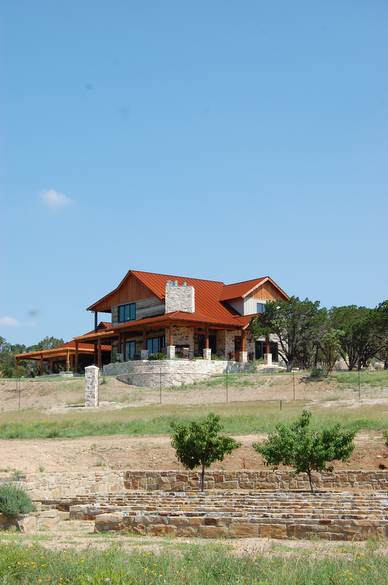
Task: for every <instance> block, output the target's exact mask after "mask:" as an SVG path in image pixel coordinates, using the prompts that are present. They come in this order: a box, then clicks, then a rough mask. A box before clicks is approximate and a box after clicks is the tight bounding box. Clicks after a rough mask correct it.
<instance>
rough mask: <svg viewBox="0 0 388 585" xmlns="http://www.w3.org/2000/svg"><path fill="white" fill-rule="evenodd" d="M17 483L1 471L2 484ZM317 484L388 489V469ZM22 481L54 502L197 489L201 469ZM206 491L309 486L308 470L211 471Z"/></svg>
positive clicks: (327, 476) (331, 476) (320, 477)
mask: <svg viewBox="0 0 388 585" xmlns="http://www.w3.org/2000/svg"><path fill="white" fill-rule="evenodd" d="M9 481H12V477H11V476H10V474H7V473H4V472H2V473H0V483H7V482H9ZM314 481H315V484H316V486H317V488H324V489H338V490H341V489H363V490H374V491H384V490H385V491H387V490H388V470H381V471H380V470H379V471H351V470H344V471H337V472H334V473H316V474H314ZM17 483H18V485H20V486H21V487H23V488H24V489H26V490H27V491H28V493H29V494H30V496H31V497H32V499H34V500H42V499H46V500H50V499H51V500H53V499H61V498H62V499H64V498H75V497H76V496H90V495H101V496H105V495H107V494H115V493H116V494H119V493H120V494H122V493H124V492H126V491H128V490H141V491H146V490H149V491H153V490H163V491H184V492H186V491H196V490H198V486H199V473H197V472H191V471H190V472H186V471H111V470H109V471H87V472H56V473H54V472H52V473H44V472H43V473H30V474H26V475H25V476H24V477H23V478H22V479H21V480H20V481H18V482H17ZM205 487H206V489H207V490H213V489H216V490H248V491H249V490H274V491H276V490H308V489H309V485H308V480H307V477H306V476H305V475H304V474H300V475H298V476H294V475H293V474H292V473H291V472H288V471H276V472H272V471H267V470H265V471H248V470H246V471H229V472H226V471H216V470H214V471H212V470H210V471H207V472H206V482H205Z"/></svg>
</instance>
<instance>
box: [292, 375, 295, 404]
mask: <svg viewBox="0 0 388 585" xmlns="http://www.w3.org/2000/svg"><path fill="white" fill-rule="evenodd" d="M292 393H293V396H294V400H295V399H296V397H295V372H292Z"/></svg>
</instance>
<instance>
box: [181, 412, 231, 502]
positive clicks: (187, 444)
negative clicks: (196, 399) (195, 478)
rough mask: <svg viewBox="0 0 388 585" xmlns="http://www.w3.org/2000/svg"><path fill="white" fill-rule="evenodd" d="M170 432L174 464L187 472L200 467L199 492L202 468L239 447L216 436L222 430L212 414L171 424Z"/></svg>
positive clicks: (229, 440)
mask: <svg viewBox="0 0 388 585" xmlns="http://www.w3.org/2000/svg"><path fill="white" fill-rule="evenodd" d="M171 429H172V433H171V444H172V446H173V447H174V449H175V451H176V456H177V458H178V460H179V461H180V462H181V463H182V464H183V465H184V466H185V467H186V468H187V469H194V467H197V466H201V483H200V489H201V491H203V490H204V485H205V468H206V467H210V465H211V464H212V463H214V461H223V459H224V457H225V455H227V454H229V453H232V451H233V450H234V449H237V448H238V447H239V446H240V443H238V442H237V441H235V439H233V438H232V437H226V436H225V435H221V434H220V432H221V431H222V429H223V426H222V424H221V422H220V417H219V416H217V415H215V414H213V413H210V414H209V415H208V416H207V417H206V418H203V419H199V420H194V421H191V422H189V423H187V424H184V423H177V422H174V423H172V424H171Z"/></svg>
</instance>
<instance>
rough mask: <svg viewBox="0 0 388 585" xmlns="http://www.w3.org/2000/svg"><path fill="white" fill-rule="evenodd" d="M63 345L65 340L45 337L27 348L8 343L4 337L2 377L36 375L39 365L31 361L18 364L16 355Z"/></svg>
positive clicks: (1, 342) (0, 347)
mask: <svg viewBox="0 0 388 585" xmlns="http://www.w3.org/2000/svg"><path fill="white" fill-rule="evenodd" d="M62 344H63V339H57V338H56V337H45V338H44V339H42V340H41V341H39V343H37V344H36V345H31V346H29V347H27V346H26V345H21V344H19V343H16V344H11V343H8V342H7V341H6V340H5V339H4V337H0V377H1V376H2V377H4V378H21V377H22V376H29V375H31V374H32V375H35V373H36V370H37V364H36V363H35V362H32V361H31V360H22V361H19V362H18V363H16V359H15V355H17V354H18V353H25V352H28V351H39V350H41V349H53V348H55V347H58V345H62Z"/></svg>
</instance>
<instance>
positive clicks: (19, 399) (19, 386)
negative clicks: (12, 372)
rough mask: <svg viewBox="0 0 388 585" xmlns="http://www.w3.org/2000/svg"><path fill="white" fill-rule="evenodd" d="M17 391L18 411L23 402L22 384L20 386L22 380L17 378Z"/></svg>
mask: <svg viewBox="0 0 388 585" xmlns="http://www.w3.org/2000/svg"><path fill="white" fill-rule="evenodd" d="M16 391H17V393H18V410H20V402H21V384H20V378H16Z"/></svg>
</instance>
